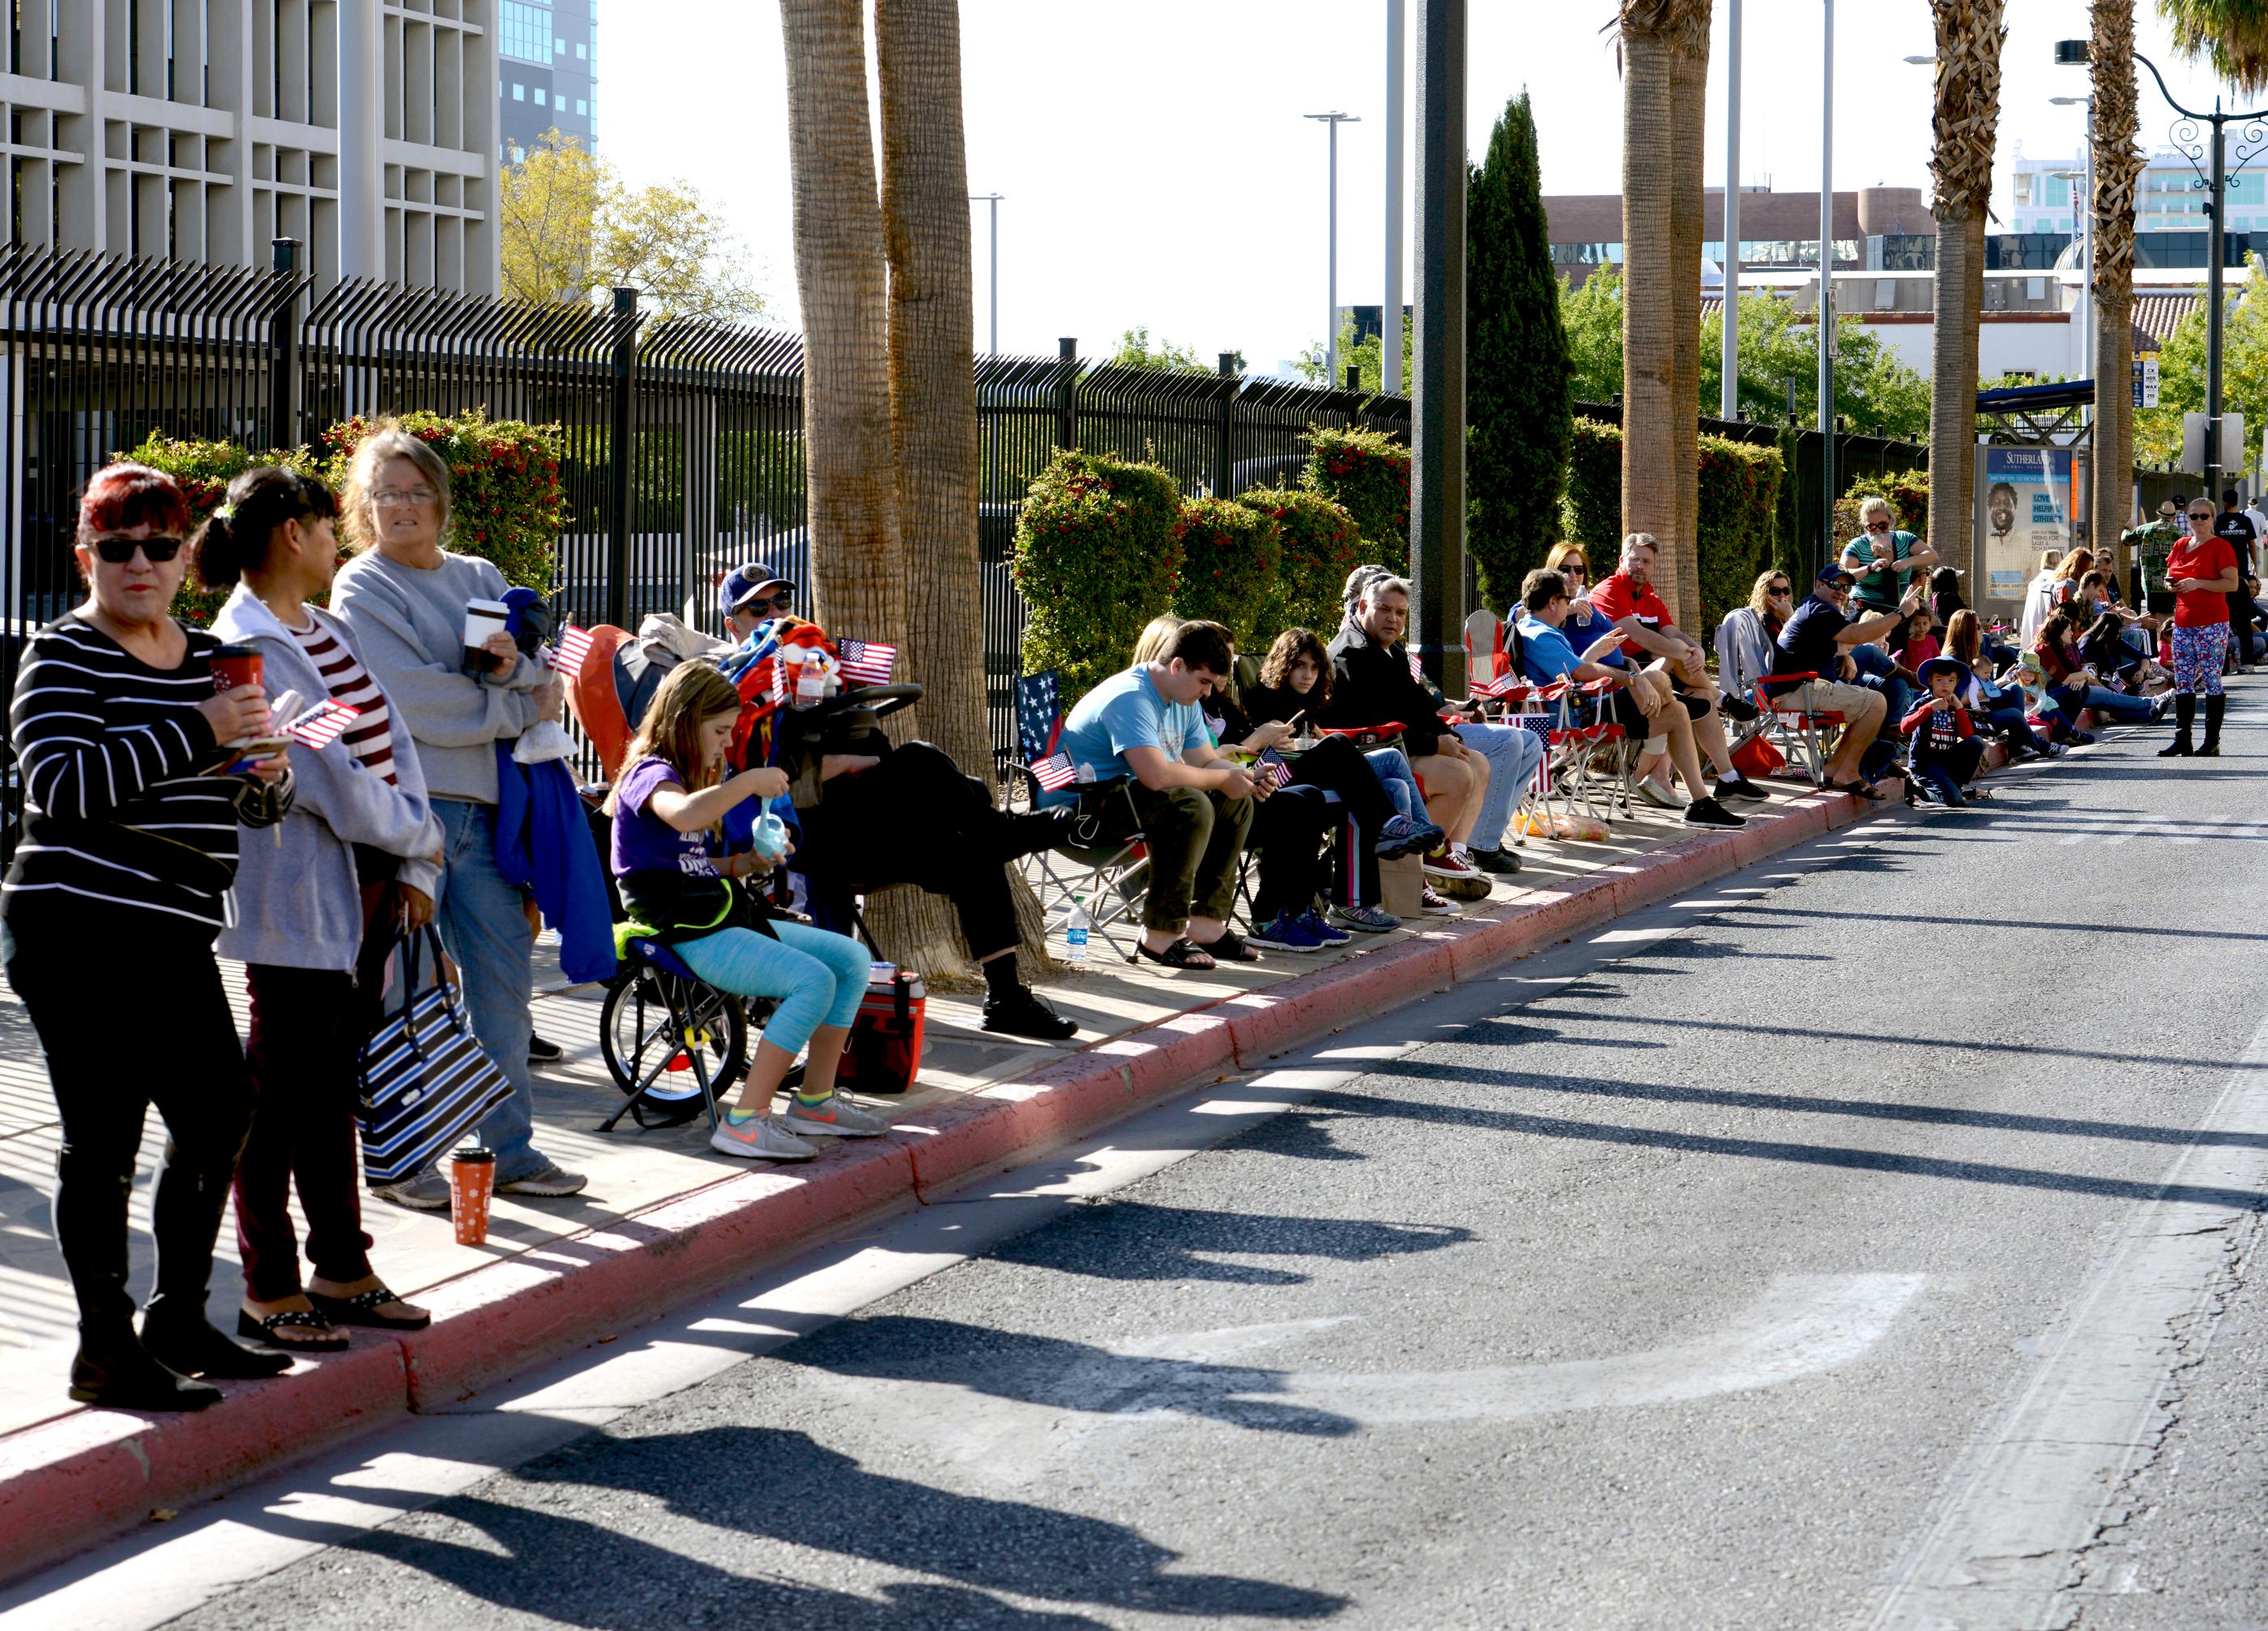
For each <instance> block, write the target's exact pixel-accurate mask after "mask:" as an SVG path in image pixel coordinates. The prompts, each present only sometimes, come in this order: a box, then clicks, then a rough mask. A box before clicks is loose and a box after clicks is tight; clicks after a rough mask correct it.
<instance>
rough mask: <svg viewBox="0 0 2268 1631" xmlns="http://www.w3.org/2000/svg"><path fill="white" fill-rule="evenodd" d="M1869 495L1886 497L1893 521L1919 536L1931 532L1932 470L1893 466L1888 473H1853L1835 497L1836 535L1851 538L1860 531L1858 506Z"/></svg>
mask: <svg viewBox="0 0 2268 1631" xmlns="http://www.w3.org/2000/svg"><path fill="white" fill-rule="evenodd" d="M1868 498H1883V499H1885V500H1887V501H1888V502H1889V506H1890V525H1891V526H1893V527H1896V528H1898V529H1899V530H1900V531H1903V532H1910V533H1911V534H1912V535H1914V536H1915V537H1917V538H1926V537H1928V536H1929V472H1928V471H1927V470H1923V469H1912V470H1893V471H1892V472H1891V473H1890V474H1889V475H1888V476H1853V477H1852V481H1851V485H1850V487H1849V488H1848V489H1847V490H1846V491H1845V492H1844V494H1843V496H1842V497H1841V498H1837V500H1836V501H1835V536H1836V538H1837V540H1838V541H1840V542H1845V543H1847V542H1850V541H1851V540H1852V539H1853V538H1855V537H1857V536H1858V535H1859V505H1860V504H1862V503H1863V502H1865V501H1866V500H1867V499H1868Z"/></svg>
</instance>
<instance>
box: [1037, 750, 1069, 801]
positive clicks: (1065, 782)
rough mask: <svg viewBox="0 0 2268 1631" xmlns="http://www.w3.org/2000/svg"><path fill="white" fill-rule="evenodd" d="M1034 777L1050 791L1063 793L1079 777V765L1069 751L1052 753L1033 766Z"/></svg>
mask: <svg viewBox="0 0 2268 1631" xmlns="http://www.w3.org/2000/svg"><path fill="white" fill-rule="evenodd" d="M1032 779H1033V780H1034V781H1035V782H1037V783H1039V784H1040V786H1042V787H1044V788H1046V789H1047V791H1049V793H1061V792H1062V791H1063V790H1064V788H1065V787H1068V786H1071V783H1073V782H1075V781H1077V780H1078V779H1079V767H1078V766H1077V765H1075V764H1072V763H1071V755H1069V754H1068V753H1051V754H1049V756H1047V757H1046V758H1044V759H1042V760H1041V761H1040V762H1039V763H1038V764H1035V765H1033V766H1032Z"/></svg>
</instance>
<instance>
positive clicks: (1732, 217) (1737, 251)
mask: <svg viewBox="0 0 2268 1631" xmlns="http://www.w3.org/2000/svg"><path fill="white" fill-rule="evenodd" d="M1732 8H1733V9H1732V16H1731V17H1730V18H1728V19H1727V27H1728V33H1727V38H1726V53H1725V57H1726V60H1725V211H1724V217H1725V218H1724V221H1723V223H1722V230H1723V232H1724V237H1725V253H1724V255H1723V257H1722V260H1721V262H1720V264H1722V266H1723V267H1724V269H1725V279H1724V289H1725V347H1724V367H1723V369H1722V373H1723V374H1724V380H1723V383H1722V384H1721V385H1720V386H1719V389H1718V392H1717V411H1718V412H1719V414H1721V415H1722V416H1723V417H1726V418H1727V419H1737V418H1739V417H1741V0H1732Z"/></svg>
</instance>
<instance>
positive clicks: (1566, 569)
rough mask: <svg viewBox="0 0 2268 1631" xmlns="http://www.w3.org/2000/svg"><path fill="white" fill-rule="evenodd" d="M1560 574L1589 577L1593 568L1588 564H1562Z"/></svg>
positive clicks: (1565, 576) (1567, 576)
mask: <svg viewBox="0 0 2268 1631" xmlns="http://www.w3.org/2000/svg"><path fill="white" fill-rule="evenodd" d="M1559 575H1560V576H1561V577H1562V578H1587V577H1589V576H1590V575H1591V570H1590V568H1589V567H1587V566H1572V565H1571V566H1562V567H1561V568H1560V569H1559Z"/></svg>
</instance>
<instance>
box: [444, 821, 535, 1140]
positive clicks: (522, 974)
mask: <svg viewBox="0 0 2268 1631" xmlns="http://www.w3.org/2000/svg"><path fill="white" fill-rule="evenodd" d="M433 814H434V815H436V816H439V817H440V819H441V881H440V882H439V883H438V884H437V885H436V886H435V888H434V891H433V926H434V927H436V928H438V930H439V931H440V932H441V944H442V945H443V946H445V947H446V948H448V952H449V956H452V957H453V958H455V959H456V963H457V969H458V971H459V973H460V976H461V977H462V978H463V980H464V985H465V1012H466V1015H467V1016H468V1017H469V1018H470V1019H471V1021H472V1022H473V1035H474V1036H475V1037H478V1038H479V1039H480V1044H481V1046H482V1048H483V1049H484V1050H486V1051H487V1053H488V1056H489V1057H490V1059H494V1060H495V1061H496V1065H497V1069H498V1070H500V1071H502V1072H504V1080H505V1081H509V1082H511V1083H512V1096H511V1097H510V1098H508V1099H506V1100H505V1101H504V1103H501V1104H499V1105H497V1108H496V1111H494V1113H493V1114H491V1115H490V1117H489V1118H488V1119H487V1120H486V1121H483V1122H482V1123H481V1142H482V1143H483V1144H485V1145H487V1146H488V1147H489V1148H490V1149H492V1150H494V1151H496V1181H497V1183H499V1184H509V1183H511V1182H512V1180H513V1179H515V1178H524V1177H529V1176H531V1175H532V1174H534V1173H537V1172H541V1171H542V1170H543V1169H544V1168H546V1167H548V1166H549V1165H550V1164H551V1162H550V1158H549V1156H547V1155H542V1154H541V1153H540V1152H538V1150H537V1149H536V1148H535V1144H534V1137H535V1089H534V1084H533V1083H532V1082H530V1081H528V1078H527V1041H528V1038H529V1037H531V1036H532V1035H534V1030H535V1022H534V1018H533V1017H532V1016H531V1015H529V1013H528V1007H527V1005H528V1001H529V1000H530V998H532V997H533V996H534V991H535V974H534V969H533V968H532V967H531V966H530V964H529V962H528V958H529V956H530V955H531V954H532V953H533V952H534V948H535V937H534V934H533V933H531V932H530V930H529V929H528V926H527V911H525V910H524V909H523V908H522V906H521V904H520V902H521V900H522V898H523V897H522V896H521V895H520V892H519V886H518V885H517V884H512V883H507V882H504V874H502V873H501V872H498V871H497V861H496V807H495V806H494V805H492V804H475V803H473V802H472V801H469V800H467V799H436V800H434V801H433Z"/></svg>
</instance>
